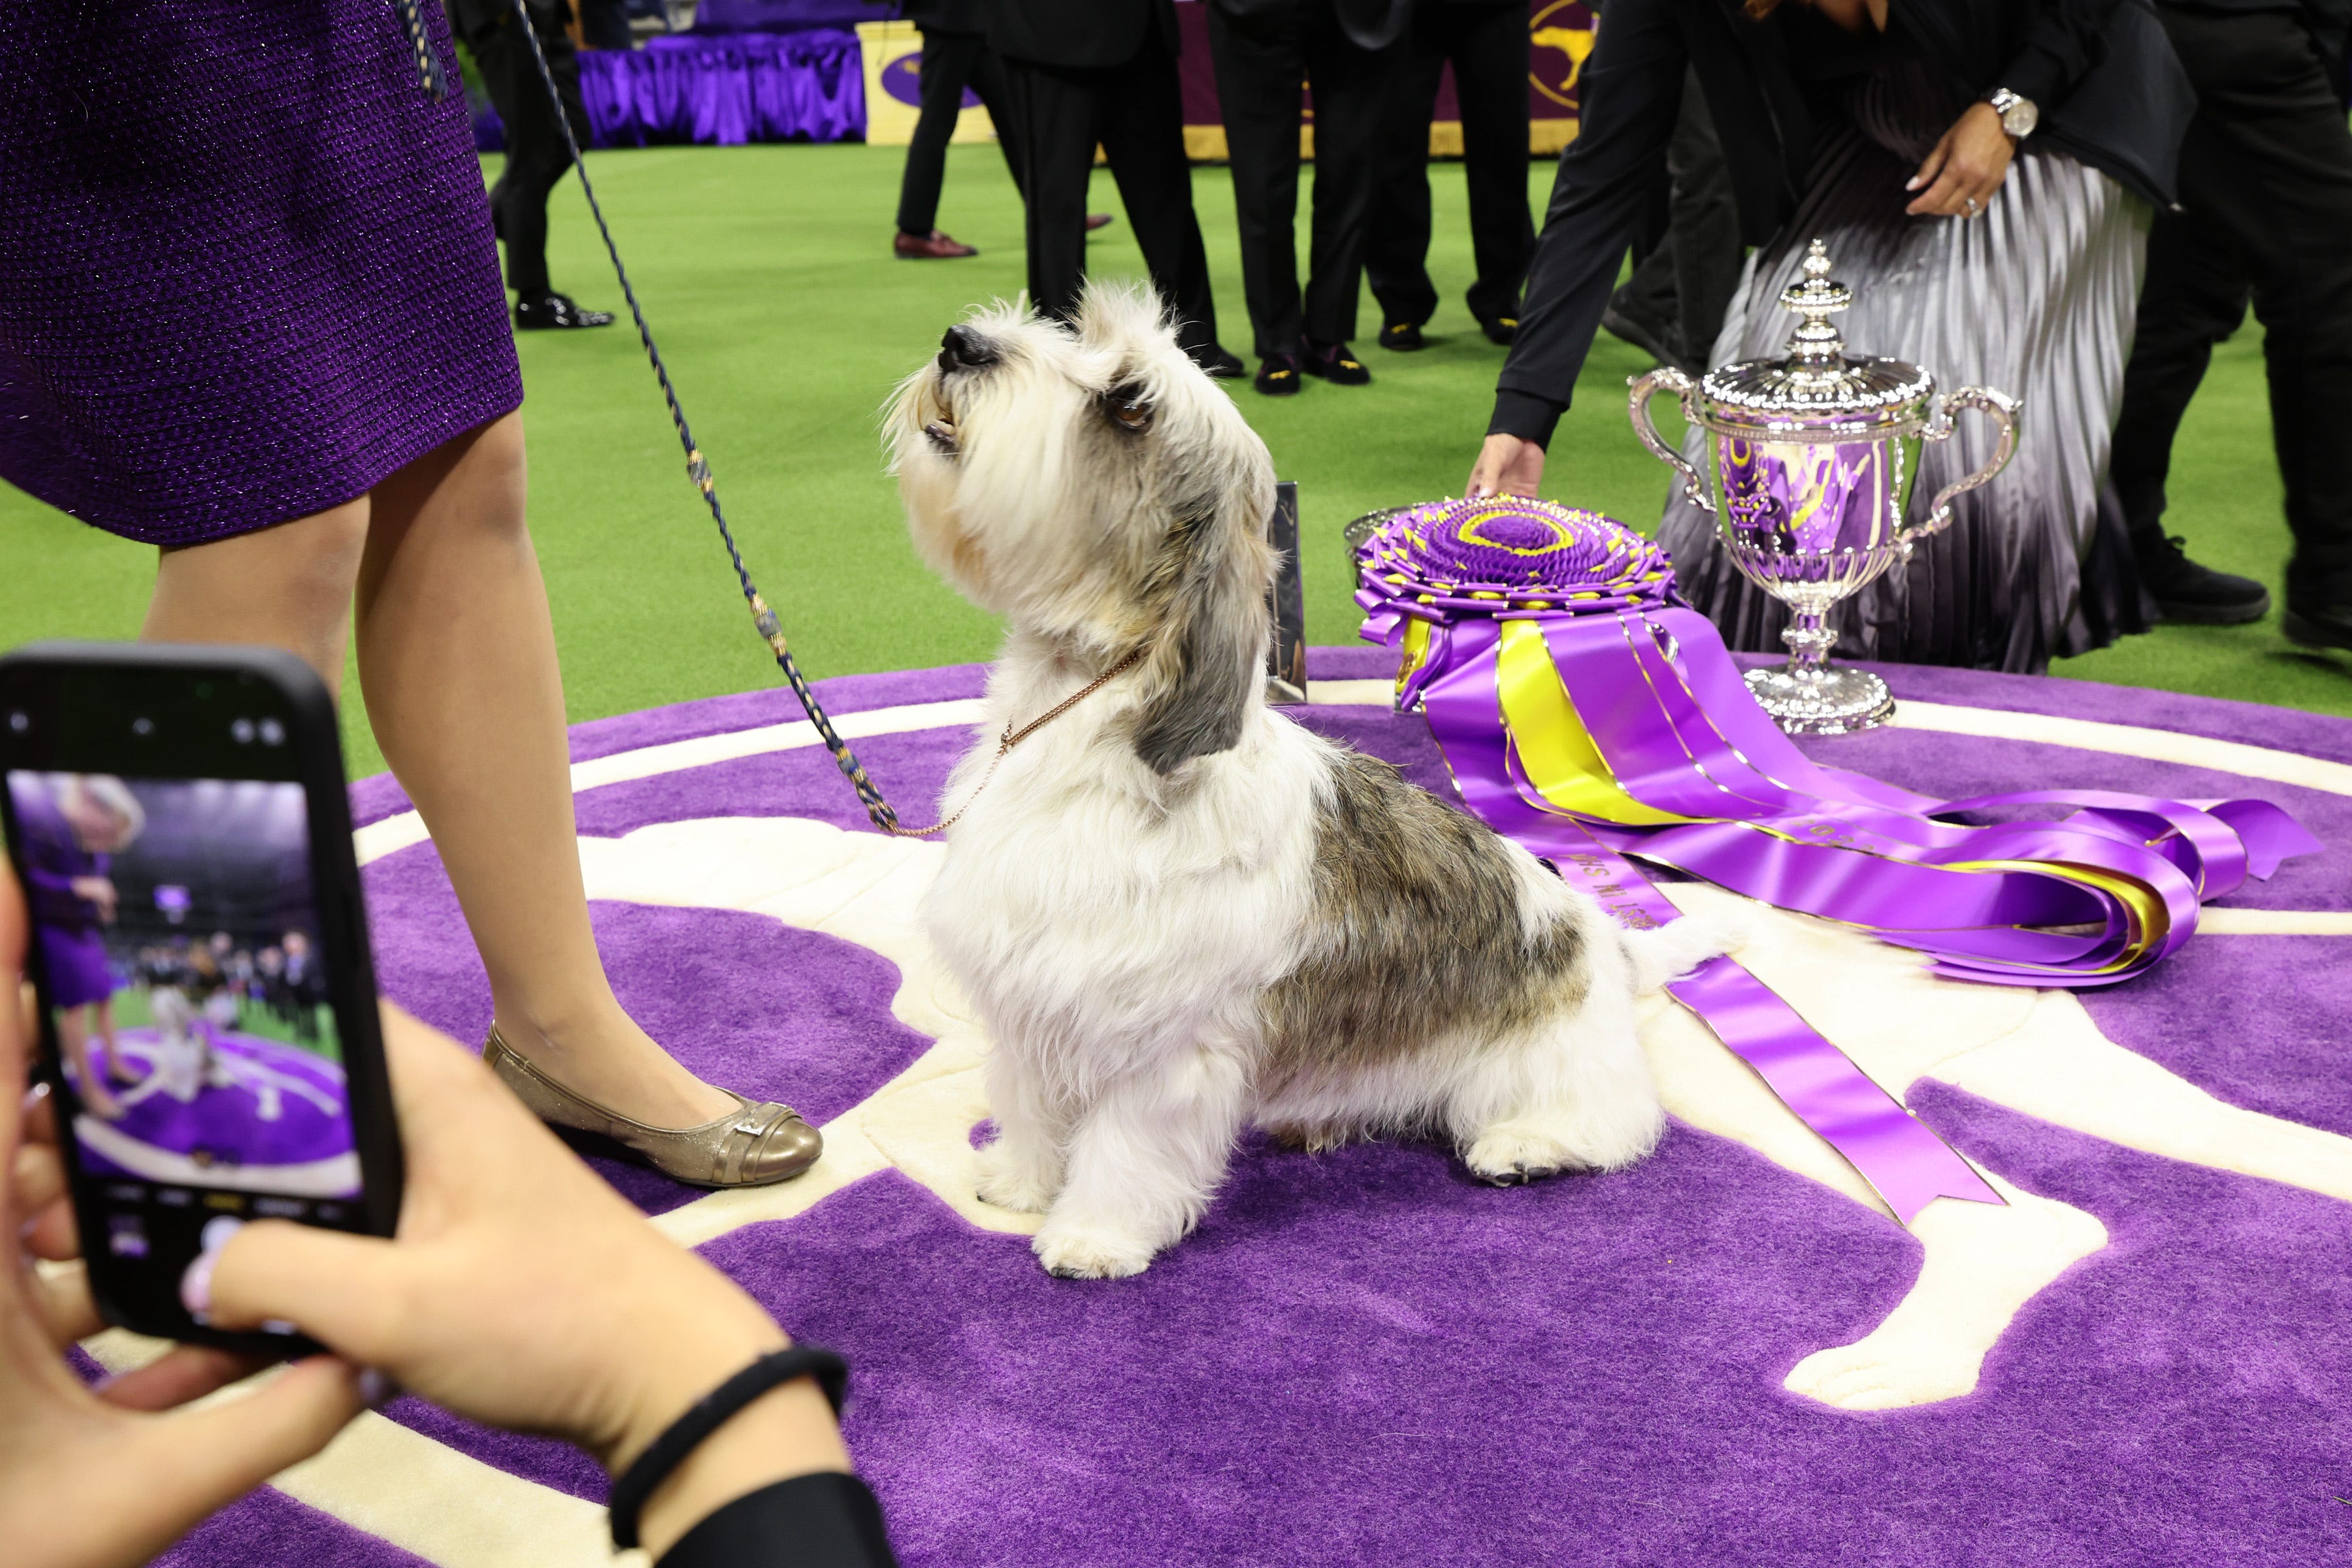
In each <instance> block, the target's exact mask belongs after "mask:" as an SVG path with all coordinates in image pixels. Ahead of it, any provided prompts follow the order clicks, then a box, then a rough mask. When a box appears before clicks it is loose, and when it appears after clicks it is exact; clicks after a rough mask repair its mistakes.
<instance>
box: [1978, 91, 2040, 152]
mask: <svg viewBox="0 0 2352 1568" xmlns="http://www.w3.org/2000/svg"><path fill="white" fill-rule="evenodd" d="M1984 100H1985V101H1986V102H1987V103H1990V104H1991V105H1992V111H1993V112H1994V113H1995V114H1998V115H2000V128H2001V129H2002V130H2003V131H2006V132H2009V134H2010V137H2011V140H2013V141H2018V142H2022V141H2024V140H2025V139H2026V138H2027V137H2029V136H2031V135H2032V134H2033V128H2034V127H2035V126H2037V125H2039V124H2041V123H2042V110H2039V109H2036V108H2035V107H2034V106H2033V100H2032V99H2030V98H2021V97H2019V96H2018V95H2017V94H2016V93H2013V92H2011V91H2010V90H2009V89H2007V88H2005V87H1997V88H1994V89H1992V90H1991V91H1990V92H1989V93H1986V94H1985V95H1984Z"/></svg>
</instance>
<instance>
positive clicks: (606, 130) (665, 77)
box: [474, 28, 866, 152]
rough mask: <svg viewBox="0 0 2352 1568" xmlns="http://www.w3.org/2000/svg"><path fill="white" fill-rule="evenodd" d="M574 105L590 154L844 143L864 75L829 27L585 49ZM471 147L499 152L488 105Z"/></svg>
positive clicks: (852, 48)
mask: <svg viewBox="0 0 2352 1568" xmlns="http://www.w3.org/2000/svg"><path fill="white" fill-rule="evenodd" d="M580 97H581V100H582V101H583V102H584V103H585V104H586V105H587V108H588V124H589V128H590V137H589V145H590V146H592V147H643V146H646V145H648V144H652V143H658V142H700V143H703V144H705V145H710V146H719V147H737V146H741V145H742V144H744V143H745V142H850V141H861V140H863V139H864V138H865V135H866V74H865V68H864V65H863V63H862V61H861V58H860V56H859V54H858V47H857V35H856V34H855V33H848V32H843V31H841V30H839V29H836V28H823V29H814V30H811V31H807V32H799V33H728V34H718V35H700V34H694V33H681V34H677V35H675V36H671V37H655V38H650V39H648V40H646V47H644V48H642V49H586V50H583V51H582V52H581V55H580ZM474 140H475V144H476V145H477V146H478V147H480V148H481V149H482V150H483V151H484V152H492V151H496V150H497V149H499V148H500V147H502V146H504V145H505V140H504V128H503V127H501V126H500V125H499V118H498V115H497V113H496V112H495V111H493V110H490V109H489V108H488V106H487V105H484V106H482V107H481V108H480V109H479V110H478V111H477V113H476V115H475V121H474Z"/></svg>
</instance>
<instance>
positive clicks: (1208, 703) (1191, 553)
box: [1135, 487, 1274, 775]
mask: <svg viewBox="0 0 2352 1568" xmlns="http://www.w3.org/2000/svg"><path fill="white" fill-rule="evenodd" d="M1259 499H1260V498H1259V497H1258V496H1257V495H1256V494H1255V487H1246V488H1244V489H1242V490H1240V491H1238V492H1234V493H1233V494H1232V496H1231V499H1230V500H1227V502H1226V503H1225V504H1224V505H1223V506H1220V505H1218V504H1217V502H1216V501H1214V500H1207V499H1203V500H1201V501H1200V502H1199V503H1198V504H1195V505H1192V506H1188V507H1185V508H1183V509H1181V510H1179V511H1178V513H1177V515H1176V518H1175V521H1174V524H1173V526H1172V527H1171V528H1170V530H1169V532H1168V537H1167V539H1166V540H1165V542H1163V543H1162V544H1161V546H1160V559H1159V560H1158V561H1156V562H1155V563H1153V565H1154V570H1153V572H1152V577H1153V579H1154V587H1155V588H1156V589H1158V590H1159V591H1158V592H1155V593H1153V594H1151V595H1149V598H1150V599H1151V600H1153V601H1156V602H1157V603H1156V604H1155V606H1154V607H1155V608H1157V609H1159V610H1160V627H1159V632H1158V637H1157V643H1158V646H1157V647H1155V648H1154V649H1153V652H1152V657H1151V659H1150V666H1149V668H1150V671H1151V673H1152V675H1153V676H1154V677H1156V678H1157V679H1158V680H1159V681H1160V683H1161V685H1160V691H1159V694H1158V695H1156V696H1154V697H1152V698H1150V699H1149V700H1146V701H1145V703H1144V704H1143V707H1142V709H1141V710H1140V711H1139V714H1138V717H1137V721H1136V730H1135V750H1136V754H1137V755H1138V756H1139V757H1141V758H1142V759H1143V761H1144V763H1145V764H1146V765H1147V766H1149V767H1150V769H1151V770H1152V772H1154V773H1160V774H1162V775H1165V774H1168V773H1173V772H1175V771H1176V769H1177V768H1178V767H1179V766H1181V764H1182V763H1185V762H1186V761H1188V760H1189V759H1191V758H1193V757H1200V756H1206V755H1208V754H1210V753H1211V752H1223V751H1230V750H1232V749H1233V747H1234V745H1235V744H1236V743H1237V742H1239V741H1240V740H1241V735H1242V723H1243V721H1244V719H1246V718H1247V717H1248V715H1249V710H1250V706H1251V705H1252V704H1253V703H1255V702H1257V701H1260V700H1262V699H1263V697H1264V695H1265V650H1266V643H1267V639H1268V638H1269V637H1271V636H1272V634H1273V622H1272V619H1271V617H1270V616H1269V614H1268V612H1267V609H1266V602H1265V595H1266V587H1267V585H1268V584H1270V583H1272V582H1273V580H1274V552H1273V551H1272V550H1271V549H1270V548H1269V547H1268V546H1267V545H1266V543H1265V538H1264V534H1265V527H1264V519H1258V520H1255V521H1256V522H1257V526H1255V527H1253V526H1252V525H1251V520H1250V519H1249V518H1247V517H1246V516H1244V515H1243V514H1244V510H1245V509H1247V508H1249V507H1252V506H1254V505H1255V503H1256V501H1257V500H1259Z"/></svg>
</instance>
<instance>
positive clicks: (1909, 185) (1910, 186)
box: [1903, 177, 1919, 191]
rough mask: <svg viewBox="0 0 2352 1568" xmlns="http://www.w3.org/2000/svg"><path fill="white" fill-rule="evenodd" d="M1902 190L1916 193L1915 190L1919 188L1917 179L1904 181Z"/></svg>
mask: <svg viewBox="0 0 2352 1568" xmlns="http://www.w3.org/2000/svg"><path fill="white" fill-rule="evenodd" d="M1903 188H1904V189H1905V190H1906V191H1916V190H1917V189H1918V188H1919V182H1918V180H1917V178H1916V177H1914V178H1912V179H1908V180H1906V181H1904V182H1903Z"/></svg>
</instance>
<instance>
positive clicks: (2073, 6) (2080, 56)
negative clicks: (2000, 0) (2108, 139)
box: [1979, 0, 2120, 109]
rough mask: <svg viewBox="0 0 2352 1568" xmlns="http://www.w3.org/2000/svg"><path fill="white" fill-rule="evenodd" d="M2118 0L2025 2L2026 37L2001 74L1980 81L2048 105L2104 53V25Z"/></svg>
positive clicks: (2110, 22)
mask: <svg viewBox="0 0 2352 1568" xmlns="http://www.w3.org/2000/svg"><path fill="white" fill-rule="evenodd" d="M2118 4H2120V0H2035V3H2034V4H2032V5H2029V7H2028V20H2027V22H2026V24H2025V37H2024V39H2023V41H2022V42H2021V45H2020V47H2018V50H2017V52H2016V53H2015V54H2014V55H2012V56H2011V57H2010V58H2009V60H2008V61H2007V63H2005V64H2004V65H2003V66H2002V67H2001V71H2000V80H1998V81H1990V82H1985V83H1982V84H1979V85H1980V86H1981V87H1982V88H1983V89H1987V90H1990V89H1992V88H1996V87H2005V88H2007V89H2009V90H2010V91H2011V92H2014V93H2017V94H2019V95H2021V96H2022V97H2025V98H2030V99H2032V100H2033V101H2034V103H2035V104H2036V105H2037V106H2038V107H2040V108H2042V109H2048V108H2051V107H2052V106H2053V105H2055V104H2056V103H2058V102H2059V101H2060V100H2063V98H2065V96H2066V95H2067V94H2068V93H2070V92H2072V91H2073V90H2074V84H2075V83H2077V82H2079V81H2081V80H2082V79H2083V78H2084V76H2086V75H2088V74H2089V73H2090V69H2091V68H2092V67H2093V66H2095V65H2097V64H2098V63H2099V62H2100V61H2101V60H2103V59H2105V58H2106V52H2107V51H2106V35H2107V29H2108V28H2109V27H2110V26H2113V25H2114V23H2115V18H2116V5H2118Z"/></svg>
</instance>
